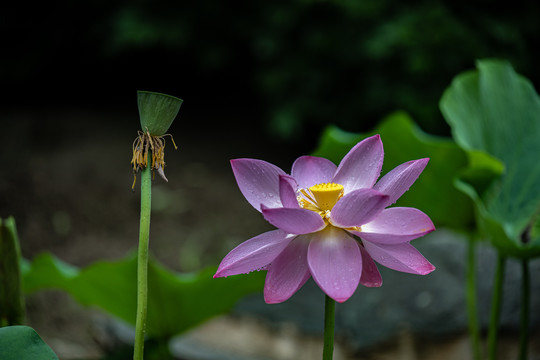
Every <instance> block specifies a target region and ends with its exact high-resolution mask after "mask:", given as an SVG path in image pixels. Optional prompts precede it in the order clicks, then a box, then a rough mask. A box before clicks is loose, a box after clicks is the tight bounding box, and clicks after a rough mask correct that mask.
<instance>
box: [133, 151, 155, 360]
mask: <svg viewBox="0 0 540 360" xmlns="http://www.w3.org/2000/svg"><path fill="white" fill-rule="evenodd" d="M151 156H152V155H151V152H148V161H150V159H151ZM151 207H152V170H151V169H150V167H146V168H144V169H142V171H141V219H140V228H139V252H138V260H137V261H138V263H137V319H136V322H135V350H134V353H133V359H134V360H142V359H143V357H144V335H145V332H146V312H147V305H148V279H147V278H148V242H149V238H150V211H151Z"/></svg>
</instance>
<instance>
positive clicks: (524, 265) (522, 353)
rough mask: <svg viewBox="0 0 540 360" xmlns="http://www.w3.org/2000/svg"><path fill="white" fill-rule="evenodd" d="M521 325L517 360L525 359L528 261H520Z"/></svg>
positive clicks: (529, 290)
mask: <svg viewBox="0 0 540 360" xmlns="http://www.w3.org/2000/svg"><path fill="white" fill-rule="evenodd" d="M521 268H522V272H523V273H522V274H521V325H520V328H521V329H520V334H519V359H520V360H525V359H527V343H528V340H529V313H530V296H531V294H530V293H531V280H530V273H529V259H523V260H521Z"/></svg>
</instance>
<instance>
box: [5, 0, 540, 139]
mask: <svg viewBox="0 0 540 360" xmlns="http://www.w3.org/2000/svg"><path fill="white" fill-rule="evenodd" d="M20 11H21V13H20V14H19V16H20V19H19V18H18V17H17V16H9V15H10V14H9V13H6V14H2V15H0V16H1V17H2V18H3V20H4V21H3V24H4V25H3V26H4V27H6V26H7V30H10V31H8V32H7V33H9V34H12V35H13V36H12V37H10V38H9V42H8V45H10V44H11V45H13V47H14V51H13V52H9V54H8V56H5V57H3V59H2V60H1V61H2V66H0V69H2V70H0V71H2V74H3V80H4V86H5V87H6V88H12V86H17V85H18V84H19V86H20V83H21V82H20V80H24V79H26V83H25V84H24V86H25V87H26V88H25V89H26V90H27V91H28V86H29V84H28V83H29V82H31V83H32V84H36V85H37V84H41V87H42V86H43V84H46V85H50V86H62V87H63V88H65V87H67V86H68V87H69V88H71V89H73V90H75V91H72V92H70V94H72V95H70V94H64V95H65V96H74V97H77V98H78V99H80V98H83V97H81V96H80V95H81V92H84V91H87V92H89V91H88V90H85V89H92V86H94V85H96V86H99V87H102V86H103V84H106V86H107V88H108V89H109V92H111V97H110V99H114V101H119V99H122V96H128V95H122V94H129V96H130V97H129V101H132V94H133V93H134V92H135V90H136V89H139V88H151V89H156V90H157V91H160V92H164V93H174V94H179V96H181V97H183V98H184V99H185V100H186V101H188V102H189V103H190V104H191V105H190V108H191V109H193V111H197V112H198V114H199V115H200V116H204V117H206V116H208V118H209V119H212V118H216V117H217V118H219V119H222V118H223V117H227V118H230V117H234V118H236V119H237V121H238V122H241V123H242V125H243V126H245V128H246V129H249V126H254V125H256V126H266V127H267V128H268V130H269V131H270V132H271V134H275V135H279V136H281V137H283V138H288V139H295V140H298V139H304V140H306V139H307V140H308V141H309V139H313V138H315V137H316V136H318V134H319V133H320V130H321V129H322V128H323V127H324V126H325V125H326V124H328V123H334V124H336V125H338V126H340V127H341V128H343V129H346V130H349V131H367V130H369V129H371V128H373V126H374V125H375V124H376V122H377V121H378V120H379V119H381V118H383V117H384V116H385V115H386V114H387V113H388V112H390V111H393V110H395V109H403V110H405V111H407V112H408V113H410V114H411V116H412V117H413V118H414V119H415V121H416V122H417V123H418V124H419V125H420V127H421V128H422V129H423V130H425V131H427V132H429V133H432V134H445V135H446V134H448V127H447V125H446V124H445V123H444V121H443V120H442V117H441V115H440V113H439V110H438V108H437V103H438V100H439V98H440V96H441V95H442V92H443V90H444V89H445V88H446V86H447V85H448V84H449V82H450V80H451V78H452V77H453V76H454V75H455V74H457V73H459V72H460V71H463V70H465V69H467V68H471V67H472V66H473V63H474V60H475V59H478V58H486V57H499V58H505V59H508V60H509V61H510V62H511V63H512V64H513V65H514V67H516V69H517V70H518V71H519V72H521V73H524V74H526V75H527V76H528V77H529V78H530V79H531V80H532V82H533V83H537V82H538V81H540V70H539V69H538V67H537V66H536V64H538V63H539V62H540V56H539V55H540V49H539V47H538V46H537V39H538V37H539V36H540V27H538V26H537V14H539V13H540V3H539V2H537V1H532V0H529V1H521V2H518V3H513V4H512V6H511V7H510V6H508V4H507V3H506V2H503V1H501V0H499V1H490V2H486V1H465V0H456V1H450V0H446V1H397V0H362V1H356V0H325V1H323V0H295V1H257V2H251V1H238V2H234V3H230V2H224V1H217V0H201V1H187V2H186V1H181V2H155V1H148V0H139V1H132V2H125V1H108V2H105V1H92V2H90V1H81V2H74V3H70V4H64V5H54V4H53V5H49V4H47V5H44V7H43V9H41V8H40V7H39V6H37V5H36V7H32V9H27V7H26V6H25V7H24V9H23V8H21V9H20ZM66 14H69V15H67V16H66ZM73 75H75V76H73ZM31 86H35V85H30V87H31ZM30 90H31V89H30ZM47 93H50V94H53V93H52V92H47ZM47 93H42V94H41V96H42V97H47V96H48V95H47ZM88 95H89V96H92V94H91V93H90V92H89V94H88ZM51 96H52V95H51ZM73 99H74V101H75V100H76V99H75V98H73ZM37 101H40V100H39V99H38V100H37ZM208 105H211V106H208ZM188 111H189V110H188ZM232 113H234V114H232ZM236 113H238V116H235V115H236ZM188 115H189V114H188ZM210 116H216V117H210Z"/></svg>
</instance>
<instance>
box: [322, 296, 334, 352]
mask: <svg viewBox="0 0 540 360" xmlns="http://www.w3.org/2000/svg"><path fill="white" fill-rule="evenodd" d="M335 312H336V301H335V300H334V299H332V298H331V297H330V296H328V295H326V296H325V301H324V347H323V360H332V357H333V354H334V322H335Z"/></svg>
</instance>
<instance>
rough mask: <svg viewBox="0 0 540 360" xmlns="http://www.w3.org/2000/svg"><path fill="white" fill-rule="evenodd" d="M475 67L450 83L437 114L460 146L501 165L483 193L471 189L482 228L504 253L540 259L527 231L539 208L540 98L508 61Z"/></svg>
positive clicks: (539, 247)
mask: <svg viewBox="0 0 540 360" xmlns="http://www.w3.org/2000/svg"><path fill="white" fill-rule="evenodd" d="M477 68H478V70H475V71H468V72H465V73H463V74H460V75H458V76H457V77H456V78H455V79H454V80H453V82H452V84H451V86H450V87H449V88H448V89H447V90H446V91H445V93H444V95H443V97H442V99H441V103H440V107H441V111H442V113H443V115H444V117H445V118H446V121H447V122H448V123H449V124H450V126H451V127H452V134H453V137H454V139H455V141H456V142H457V143H458V144H459V145H460V146H461V147H462V148H464V149H466V150H468V151H483V152H486V153H488V154H490V155H491V156H492V157H495V158H497V159H499V160H500V161H501V162H502V163H503V164H504V173H503V174H502V176H501V177H500V178H498V179H497V180H496V181H494V182H493V183H492V184H491V185H490V186H489V187H488V188H487V190H486V191H484V192H482V193H479V192H478V191H477V190H478V189H476V188H475V189H474V190H475V191H476V196H474V197H473V198H474V199H475V202H476V204H477V207H478V215H479V217H480V218H479V223H480V225H482V227H483V229H484V230H485V231H487V235H488V236H489V237H490V238H491V240H492V241H493V243H494V244H495V245H496V246H497V247H498V248H499V249H501V250H503V251H504V252H505V253H507V254H508V255H512V256H518V257H530V256H538V255H540V237H539V236H537V234H536V232H535V231H531V229H535V228H537V224H536V223H537V222H538V216H539V210H540V98H539V97H538V95H537V93H536V92H535V90H534V88H533V86H532V85H531V83H530V82H529V81H528V80H527V79H525V78H524V77H522V76H520V75H518V74H516V73H515V71H514V70H513V69H512V67H511V66H510V64H508V63H507V62H504V61H496V60H484V61H479V62H478V63H477ZM465 182H467V183H469V185H470V183H471V181H470V179H469V180H467V179H465ZM462 185H463V186H466V185H464V184H462ZM470 190H471V189H469V191H468V193H469V195H471V196H473V195H474V194H472V193H471V191H470Z"/></svg>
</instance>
